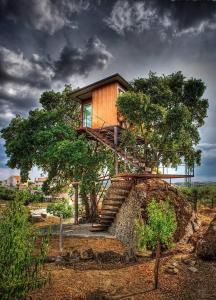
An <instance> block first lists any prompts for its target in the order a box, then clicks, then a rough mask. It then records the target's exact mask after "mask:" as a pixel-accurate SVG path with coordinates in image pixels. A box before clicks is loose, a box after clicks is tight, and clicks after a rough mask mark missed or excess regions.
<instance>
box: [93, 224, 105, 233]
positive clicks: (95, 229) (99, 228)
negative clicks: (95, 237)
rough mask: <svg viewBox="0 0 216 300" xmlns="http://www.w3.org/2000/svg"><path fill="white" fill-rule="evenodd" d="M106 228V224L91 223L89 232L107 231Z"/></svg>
mask: <svg viewBox="0 0 216 300" xmlns="http://www.w3.org/2000/svg"><path fill="white" fill-rule="evenodd" d="M107 229H108V226H106V225H101V224H97V225H93V226H92V228H91V229H90V231H91V232H100V231H107Z"/></svg>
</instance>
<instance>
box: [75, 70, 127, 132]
mask: <svg viewBox="0 0 216 300" xmlns="http://www.w3.org/2000/svg"><path fill="white" fill-rule="evenodd" d="M128 89H129V83H128V82H127V81H126V80H125V79H124V78H123V77H122V76H120V75H119V74H114V75H112V76H109V77H106V78H104V79H102V80H99V81H97V82H94V83H92V84H90V85H87V86H85V87H83V88H81V89H78V90H77V91H74V92H73V93H72V97H73V98H74V99H76V100H78V101H80V102H81V106H82V109H81V124H82V127H88V128H93V129H99V128H101V127H109V126H112V127H113V126H119V125H120V124H119V120H118V113H117V107H116V100H117V97H118V95H119V94H120V93H123V92H124V91H126V90H128Z"/></svg>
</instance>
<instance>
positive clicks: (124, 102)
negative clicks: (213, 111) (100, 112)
mask: <svg viewBox="0 0 216 300" xmlns="http://www.w3.org/2000/svg"><path fill="white" fill-rule="evenodd" d="M131 85H132V89H131V91H129V92H126V93H122V94H120V95H119V97H118V101H117V106H118V109H119V111H120V112H121V114H122V115H123V116H124V117H125V119H126V120H127V122H128V123H129V124H130V123H132V124H133V125H134V128H133V131H134V133H135V134H136V135H141V136H142V137H143V138H144V144H145V146H144V148H145V151H146V155H147V156H148V163H149V166H153V167H154V166H155V164H159V163H160V162H162V163H163V164H164V165H169V164H171V165H172V166H177V165H178V164H180V163H181V162H182V159H184V161H185V162H186V163H187V164H188V165H189V166H190V167H192V166H193V164H194V163H196V164H200V159H201V151H200V150H197V149H196V148H195V146H196V145H197V144H198V143H199V140H200V137H199V132H198V128H199V127H200V126H202V125H203V124H204V119H205V117H206V116H207V109H208V100H207V99H203V98H202V97H203V93H204V91H205V88H206V87H205V84H204V83H203V82H202V80H200V79H195V78H191V79H185V77H184V76H183V74H182V73H181V72H177V73H173V74H171V75H168V76H165V75H163V76H157V75H156V74H155V73H152V72H150V73H149V77H148V78H138V79H135V80H134V81H132V83H131ZM153 161H154V162H153ZM157 161H158V163H157Z"/></svg>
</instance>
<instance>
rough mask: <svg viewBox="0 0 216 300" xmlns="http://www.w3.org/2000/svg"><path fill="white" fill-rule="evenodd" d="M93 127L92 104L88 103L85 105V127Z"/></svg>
mask: <svg viewBox="0 0 216 300" xmlns="http://www.w3.org/2000/svg"><path fill="white" fill-rule="evenodd" d="M91 126H92V104H91V103H86V104H84V105H83V127H91Z"/></svg>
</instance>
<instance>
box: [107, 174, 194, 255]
mask: <svg viewBox="0 0 216 300" xmlns="http://www.w3.org/2000/svg"><path fill="white" fill-rule="evenodd" d="M167 197H169V198H170V201H171V203H172V204H173V206H174V209H175V213H176V219H177V230H176V232H175V235H174V240H175V241H176V242H187V241H188V239H189V238H190V236H191V235H192V234H193V232H194V231H195V230H196V229H197V228H198V223H197V219H196V216H195V214H194V212H193V210H192V208H191V206H190V205H189V203H187V202H186V200H185V199H184V198H183V196H182V195H181V194H179V192H178V190H177V189H176V188H175V187H173V186H171V185H170V184H168V183H167V182H165V181H163V180H159V179H148V180H146V181H145V182H142V183H138V184H136V185H135V186H134V187H133V188H132V189H131V192H130V194H129V196H128V198H127V199H126V200H125V202H124V203H123V204H122V206H121V208H120V210H119V212H118V214H117V216H116V218H115V221H114V222H113V224H112V226H111V227H110V228H109V232H110V233H111V234H113V235H115V236H116V238H117V239H118V240H120V241H121V242H122V243H123V244H124V245H126V246H127V247H128V251H129V252H133V251H136V245H137V238H136V234H135V231H134V221H135V219H137V218H139V217H140V216H141V210H142V218H143V219H146V212H145V210H146V206H147V204H148V202H149V201H151V199H152V198H154V199H157V200H158V201H163V200H165V199H166V198H167Z"/></svg>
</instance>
